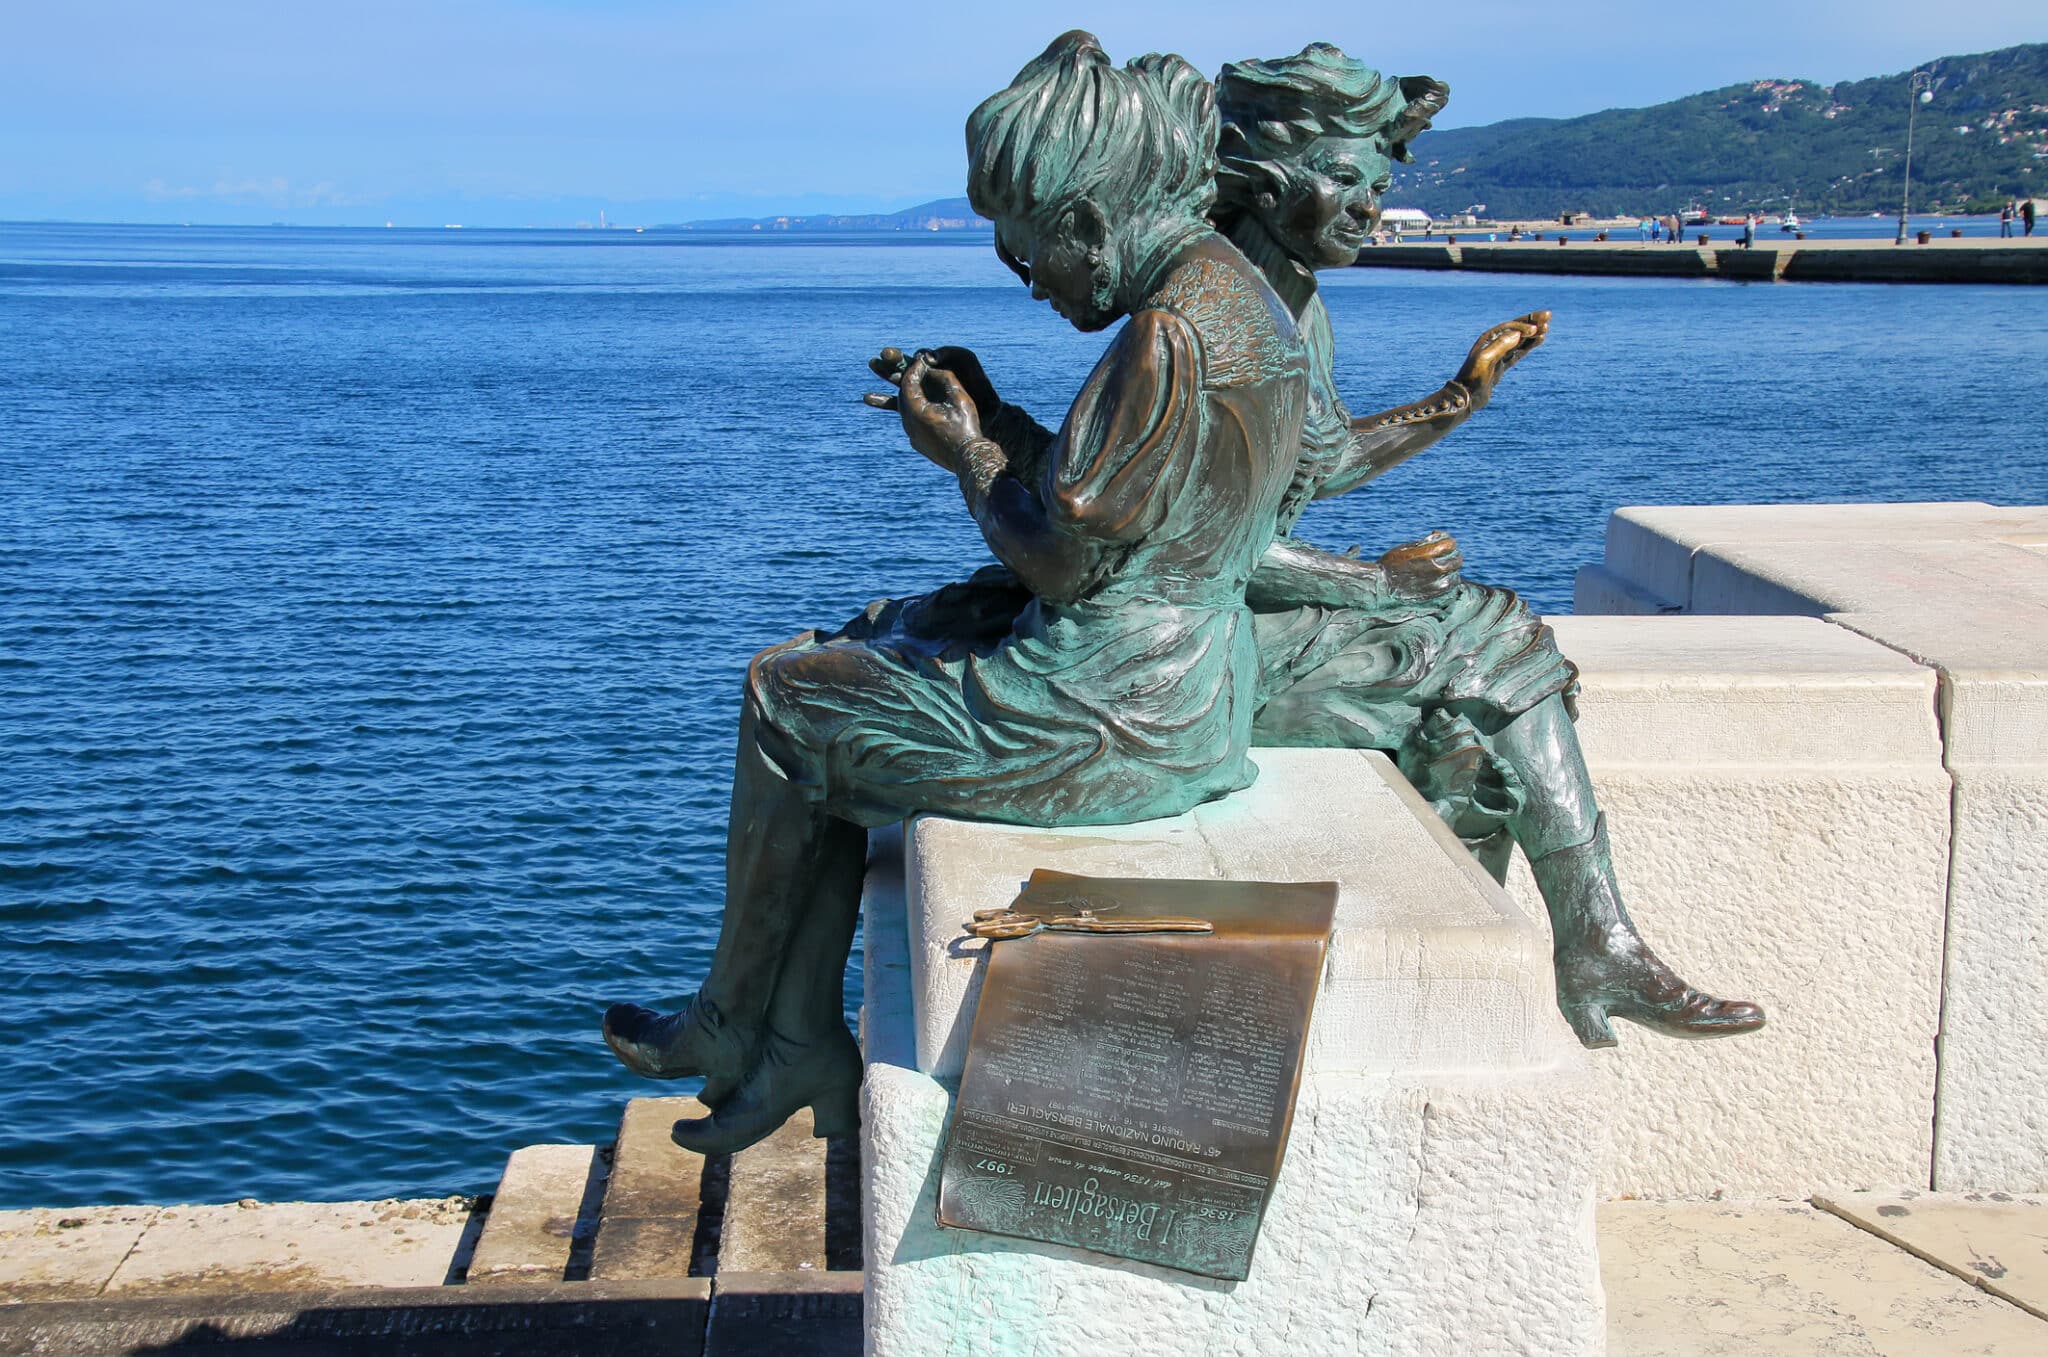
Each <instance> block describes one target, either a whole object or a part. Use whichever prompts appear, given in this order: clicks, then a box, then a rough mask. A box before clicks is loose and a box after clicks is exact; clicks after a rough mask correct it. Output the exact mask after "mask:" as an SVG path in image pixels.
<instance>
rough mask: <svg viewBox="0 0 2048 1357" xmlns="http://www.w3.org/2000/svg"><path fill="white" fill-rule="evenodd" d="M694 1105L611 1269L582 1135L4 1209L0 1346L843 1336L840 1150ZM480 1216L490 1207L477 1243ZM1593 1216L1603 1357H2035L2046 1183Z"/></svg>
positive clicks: (466, 1346)
mask: <svg viewBox="0 0 2048 1357" xmlns="http://www.w3.org/2000/svg"><path fill="white" fill-rule="evenodd" d="M689 1110H691V1109H690V1108H689V1107H688V1105H687V1103H686V1100H681V1099H673V1100H672V1099H644V1100H638V1101H637V1102H636V1104H635V1110H634V1112H633V1113H631V1114H629V1115H628V1117H627V1119H626V1122H625V1125H624V1127H623V1129H624V1130H625V1132H626V1138H625V1140H624V1151H623V1153H622V1154H621V1155H620V1156H619V1158H620V1160H621V1162H623V1163H624V1164H625V1165H626V1168H625V1176H626V1178H627V1180H628V1181H627V1186H628V1188H629V1189H630V1190H631V1197H630V1200H626V1199H623V1198H622V1200H621V1201H620V1202H617V1203H614V1206H615V1207H622V1208H623V1212H620V1211H615V1213H614V1214H613V1216H612V1218H611V1220H612V1224H613V1225H614V1226H615V1227H616V1228H617V1229H618V1230H619V1232H620V1233H619V1238H618V1243H617V1245H615V1246H614V1247H612V1248H609V1249H607V1248H602V1247H600V1248H599V1249H598V1251H597V1256H598V1257H599V1258H600V1259H605V1260H608V1262H609V1268H608V1269H599V1271H607V1270H608V1271H609V1274H610V1275H603V1276H600V1275H594V1273H593V1271H592V1269H591V1264H590V1252H591V1251H590V1249H589V1248H588V1247H587V1243H586V1241H590V1240H591V1239H592V1237H593V1236H595V1238H596V1240H597V1241H599V1242H600V1244H601V1241H602V1239H603V1234H604V1229H605V1224H606V1222H605V1219H604V1216H603V1214H602V1206H601V1197H602V1195H603V1193H602V1186H603V1184H602V1178H603V1176H604V1174H603V1170H604V1168H605V1167H606V1166H607V1165H608V1164H609V1163H610V1160H609V1159H608V1158H607V1157H605V1156H602V1155H598V1154H596V1153H594V1152H593V1150H592V1148H591V1147H580V1149H579V1148H577V1147H557V1148H554V1149H552V1150H551V1151H550V1152H549V1153H546V1154H543V1155H538V1156H536V1155H531V1154H527V1153H526V1152H524V1151H522V1152H521V1155H515V1156H514V1160H513V1163H512V1164H510V1165H508V1172H507V1184H506V1185H505V1186H503V1187H501V1192H500V1195H499V1197H498V1199H497V1204H495V1205H493V1204H491V1203H490V1201H489V1199H483V1201H484V1204H483V1205H482V1207H480V1208H479V1209H477V1210H474V1211H472V1210H471V1209H470V1206H469V1203H468V1202H466V1201H465V1200H464V1199H461V1198H456V1199H446V1200H437V1201H426V1202H368V1203H364V1202H353V1203H350V1202H344V1203H328V1204H314V1205H309V1204H305V1203H287V1204H281V1205H258V1204H249V1205H240V1204H235V1205H228V1206H221V1207H166V1208H158V1207H88V1208H81V1209H78V1210H69V1211H15V1212H7V1213H0V1357H18V1355H19V1357H26V1355H27V1354H36V1355H37V1357H42V1355H43V1354H64V1355H65V1357H96V1355H97V1354H107V1353H138V1352H149V1351H156V1350H163V1349H166V1348H172V1347H174V1346H178V1347H182V1346H183V1345H187V1344H202V1343H205V1344H211V1343H223V1344H227V1345H229V1346H230V1347H231V1348H232V1350H233V1351H235V1352H237V1353H246V1354H252V1355H260V1357H284V1355H285V1354H292V1355H293V1357H302V1355H303V1354H307V1353H320V1354H323V1357H332V1355H334V1354H354V1353H364V1354H376V1357H386V1355H387V1354H389V1355H392V1357H404V1355H405V1354H419V1355H420V1357H458V1355H460V1357H468V1355H469V1354H482V1353H491V1354H495V1355H496V1357H523V1355H524V1354H535V1355H536V1357H538V1354H569V1353H573V1354H579V1355H587V1357H606V1355H612V1354H615V1355H616V1357H641V1354H654V1353H662V1354H685V1355H688V1354H706V1353H708V1354H715V1355H717V1357H740V1355H741V1354H769V1353H777V1354H779V1353H785V1352H810V1353H818V1354H823V1355H825V1357H838V1355H839V1354H845V1355H846V1357H851V1354H853V1353H857V1352H859V1350H860V1318H859V1316H860V1305H861V1295H860V1273H859V1271H857V1269H858V1268H859V1266H860V1261H861V1260H860V1258H859V1252H858V1224H857V1221H858V1214H859V1204H858V1201H857V1200H856V1199H854V1198H852V1197H851V1196H850V1195H849V1187H850V1186H852V1185H857V1183H858V1181H859V1173H858V1170H857V1168H855V1167H853V1166H851V1165H849V1164H848V1163H847V1162H845V1160H846V1150H847V1148H848V1147H845V1146H840V1145H838V1144H837V1143H836V1142H835V1143H834V1144H833V1145H831V1146H827V1145H824V1144H822V1143H819V1142H814V1141H812V1142H808V1143H804V1141H805V1140H806V1139H807V1138H804V1137H798V1136H794V1135H792V1136H785V1137H776V1138H775V1139H774V1140H773V1141H771V1142H769V1143H768V1145H767V1147H766V1152H765V1153H763V1154H760V1155H757V1156H756V1162H754V1163H751V1164H749V1163H747V1162H746V1161H747V1155H751V1154H755V1151H748V1152H747V1154H743V1155H739V1156H735V1157H733V1159H731V1160H726V1161H711V1162H708V1163H707V1162H704V1161H699V1162H697V1163H695V1164H694V1165H692V1164H682V1163H680V1162H677V1161H674V1159H673V1157H672V1153H671V1152H672V1146H671V1145H670V1144H669V1142H668V1141H667V1136H666V1131H667V1125H668V1123H669V1122H670V1121H672V1120H673V1119H674V1118H675V1117H677V1116H681V1115H684V1114H685V1113H686V1112H688V1111H689ZM677 1153H679V1152H677ZM522 1156H524V1157H523V1158H522ZM550 1167H552V1169H553V1170H555V1171H552V1172H551V1171H547V1170H548V1169H550ZM579 1170H580V1172H579ZM636 1179H637V1185H636V1182H635V1180H636ZM593 1183H595V1184H596V1185H597V1186H596V1189H595V1190H593ZM756 1183H758V1184H762V1185H763V1186H762V1187H760V1188H759V1189H756V1188H754V1187H750V1186H748V1185H749V1184H756ZM626 1212H630V1213H631V1214H626ZM493 1217H496V1218H497V1223H498V1225H499V1226H501V1227H506V1226H509V1233H504V1234H500V1235H498V1237H497V1238H496V1240H495V1241H493V1239H492V1235H493V1233H494V1231H493V1230H492V1229H491V1228H488V1227H490V1226H491V1224H492V1220H493ZM537 1221H538V1222H541V1223H540V1224H539V1225H538V1226H536V1222H537ZM1599 1234H1600V1254H1601V1265H1602V1266H1601V1271H1602V1274H1603V1278H1604V1281H1605V1283H1606V1288H1607V1326H1608V1342H1609V1352H1610V1354H1611V1357H1726V1355H1728V1354H1742V1355H1743V1357H1815V1355H1816V1354H1821V1355H1825V1357H1966V1355H1969V1357H1977V1355H1981V1357H2039V1354H2043V1353H2048V1198H2043V1197H2039V1196H2015V1195H2011V1194H2006V1193H1970V1194H1961V1195H1957V1194H1937V1193H1924V1192H1872V1193H1841V1194H1835V1195H1832V1196H1825V1197H1819V1198H1816V1199H1815V1200H1813V1201H1812V1202H1801V1201H1725V1202H1699V1201H1690V1202H1681V1201H1664V1202H1655V1201H1615V1202H1608V1203H1606V1204H1605V1205H1603V1206H1602V1207H1601V1208H1600V1210H1599ZM663 1239H666V1240H668V1241H670V1244H669V1246H668V1248H667V1249H665V1250H664V1249H662V1248H658V1247H654V1246H655V1244H656V1242H657V1241H659V1240H663ZM721 1239H723V1240H728V1241H730V1247H732V1248H733V1249H735V1250H738V1253H736V1254H735V1255H734V1257H733V1258H730V1259H728V1258H726V1257H725V1256H724V1254H723V1250H722V1249H721ZM480 1240H481V1242H480ZM490 1254H495V1257H496V1258H497V1262H496V1263H495V1264H493V1265H492V1267H491V1268H490V1270H489V1271H483V1270H481V1269H479V1268H477V1267H476V1265H475V1263H474V1261H473V1260H474V1259H478V1258H482V1257H485V1256H487V1255H490ZM741 1254H743V1255H744V1257H741V1256H740V1255H741ZM579 1258H580V1260H581V1261H578V1260H579ZM173 1260H175V1261H173ZM724 1262H743V1263H745V1264H746V1268H747V1270H744V1271H742V1270H740V1269H738V1268H735V1267H723V1268H722V1267H721V1266H720V1264H721V1263H724ZM551 1269H552V1270H554V1271H553V1272H552V1274H550V1270H551ZM566 1277H588V1278H589V1280H565V1279H564V1278H566ZM449 1279H466V1283H465V1282H463V1281H458V1282H456V1284H444V1283H445V1282H447V1281H448V1280H449ZM1335 1280H1337V1279H1333V1282H1334V1281H1335ZM1502 1280H1503V1284H1504V1285H1512V1284H1513V1282H1514V1279H1513V1278H1503V1279H1502Z"/></svg>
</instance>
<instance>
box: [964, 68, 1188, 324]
mask: <svg viewBox="0 0 2048 1357" xmlns="http://www.w3.org/2000/svg"><path fill="white" fill-rule="evenodd" d="M1215 179H1216V108H1215V97H1214V92H1213V91H1212V90H1211V88H1210V86H1209V82H1208V81H1207V80H1205V79H1203V78H1202V75H1201V73H1200V72H1199V71H1197V70H1195V68H1194V67H1192V66H1190V65H1188V63H1187V62H1185V61H1183V60H1182V59H1181V58H1179V57H1176V56H1160V55H1157V54H1154V55H1150V56H1143V57H1139V58H1138V59H1137V60H1136V61H1133V62H1131V63H1130V64H1129V65H1127V66H1125V67H1123V68H1121V69H1119V68H1118V67H1117V66H1116V65H1115V64H1114V63H1112V62H1111V61H1110V59H1109V56H1108V54H1107V53H1105V52H1104V51H1103V50H1102V46H1101V44H1100V43H1098V42H1097V41H1096V40H1095V39H1094V37H1093V36H1091V35H1089V34H1087V33H1081V32H1073V33H1066V34H1063V35H1061V36H1060V37H1059V38H1057V39H1055V40H1054V41H1053V44H1052V45H1051V46H1050V47H1048V48H1046V49H1045V51H1044V52H1043V53H1042V54H1041V55H1040V56H1039V57H1038V58H1037V59H1036V60H1034V61H1032V62H1031V64H1029V65H1028V66H1026V67H1025V68H1024V69H1023V70H1021V71H1019V72H1018V73H1017V78H1016V79H1015V80H1013V81H1011V82H1010V85H1009V87H1008V88H1007V89H1004V90H1002V91H1001V92H999V93H997V94H994V95H991V96H990V97H989V98H988V99H985V100H983V101H982V103H981V106H980V107H978V108H976V109H975V110H974V112H973V114H972V115H971V116H969V118H968V119H967V196H968V198H969V199H970V200H971V201H972V202H973V203H974V210H975V211H977V212H979V213H981V214H982V215H983V216H985V217H987V218H989V219H990V220H991V221H993V222H994V223H995V224H996V250H997V252H998V253H999V254H1001V255H1002V256H1003V262H1004V263H1006V264H1008V265H1009V266H1010V267H1011V268H1012V269H1013V270H1015V271H1016V273H1017V275H1018V276H1019V277H1020V278H1023V279H1024V280H1025V281H1026V282H1028V283H1030V284H1031V290H1032V293H1033V295H1035V296H1038V297H1041V298H1043V299H1045V300H1047V301H1049V302H1051V303H1052V305H1053V307H1054V309H1055V310H1057V311H1059V312H1060V314H1062V315H1064V316H1066V317H1067V319H1069V320H1070V321H1072V322H1073V323H1074V324H1075V325H1077V326H1079V327H1080V328H1081V329H1084V330H1099V329H1102V328H1103V327H1105V326H1107V325H1109V324H1111V323H1112V322H1113V321H1115V320H1116V318H1117V317H1118V316H1119V315H1121V314H1122V309H1123V306H1124V305H1125V303H1126V301H1127V299H1124V298H1122V297H1121V292H1122V289H1121V283H1122V282H1123V274H1124V272H1125V271H1126V270H1127V269H1128V267H1129V260H1130V258H1131V257H1132V256H1133V253H1134V251H1133V249H1132V246H1133V245H1134V243H1136V242H1135V241H1134V239H1133V238H1134V237H1136V236H1141V235H1143V234H1145V233H1147V232H1157V231H1160V230H1169V231H1170V230H1172V229H1173V227H1174V225H1175V224H1176V223H1183V222H1185V223H1197V222H1200V221H1201V220H1202V219H1203V217H1204V216H1205V215H1206V214H1207V213H1208V211H1209V208H1210V206H1211V205H1212V204H1213V202H1214V201H1215V196H1216V182H1215Z"/></svg>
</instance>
